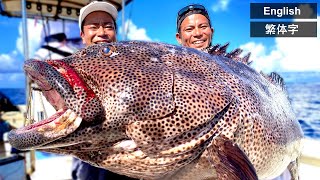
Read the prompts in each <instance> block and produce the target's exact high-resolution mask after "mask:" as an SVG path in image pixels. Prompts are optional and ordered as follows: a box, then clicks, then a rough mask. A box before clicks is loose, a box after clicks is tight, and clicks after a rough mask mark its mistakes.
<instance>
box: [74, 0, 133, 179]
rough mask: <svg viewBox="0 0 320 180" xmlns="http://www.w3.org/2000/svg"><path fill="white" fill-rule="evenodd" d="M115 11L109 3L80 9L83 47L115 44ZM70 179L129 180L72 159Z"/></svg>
mask: <svg viewBox="0 0 320 180" xmlns="http://www.w3.org/2000/svg"><path fill="white" fill-rule="evenodd" d="M117 15H118V11H117V9H116V8H115V7H114V6H113V5H112V4H110V3H107V2H101V1H100V2H99V1H93V2H91V3H90V4H88V5H86V6H84V7H83V8H81V9H80V15H79V29H80V36H81V38H82V43H83V44H84V45H85V46H89V45H93V44H98V43H110V42H115V41H116V40H117V39H116V21H115V20H116V18H117ZM72 179H76V180H96V179H97V180H104V179H123V180H126V179H128V180H129V179H131V178H129V177H127V176H122V175H118V174H115V173H112V172H110V171H107V170H105V169H101V168H98V167H94V166H91V165H90V164H88V163H86V162H83V161H81V160H78V159H74V161H73V167H72Z"/></svg>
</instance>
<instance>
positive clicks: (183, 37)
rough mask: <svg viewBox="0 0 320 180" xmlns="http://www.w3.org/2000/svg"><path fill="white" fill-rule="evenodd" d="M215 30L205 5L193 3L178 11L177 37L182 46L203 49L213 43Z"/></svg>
mask: <svg viewBox="0 0 320 180" xmlns="http://www.w3.org/2000/svg"><path fill="white" fill-rule="evenodd" d="M213 32H214V29H213V28H212V27H211V22H210V18H209V14H208V12H207V10H206V9H205V7H204V6H202V5H200V4H191V5H188V6H186V7H184V8H182V9H181V10H180V11H179V12H178V17H177V33H176V39H177V41H178V43H179V44H181V45H182V46H187V47H191V48H195V49H198V50H203V49H205V48H207V47H209V46H210V45H211V41H212V36H213Z"/></svg>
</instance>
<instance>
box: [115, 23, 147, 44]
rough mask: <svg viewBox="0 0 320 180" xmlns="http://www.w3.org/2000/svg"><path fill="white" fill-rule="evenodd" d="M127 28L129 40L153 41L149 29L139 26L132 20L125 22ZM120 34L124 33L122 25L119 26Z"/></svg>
mask: <svg viewBox="0 0 320 180" xmlns="http://www.w3.org/2000/svg"><path fill="white" fill-rule="evenodd" d="M125 29H126V31H127V39H128V40H144V41H152V39H151V38H150V37H149V36H148V35H147V31H146V29H144V28H138V27H137V26H136V25H135V24H134V23H133V22H132V21H131V20H127V21H126V22H125ZM119 32H120V35H121V34H122V33H123V29H122V27H120V28H119Z"/></svg>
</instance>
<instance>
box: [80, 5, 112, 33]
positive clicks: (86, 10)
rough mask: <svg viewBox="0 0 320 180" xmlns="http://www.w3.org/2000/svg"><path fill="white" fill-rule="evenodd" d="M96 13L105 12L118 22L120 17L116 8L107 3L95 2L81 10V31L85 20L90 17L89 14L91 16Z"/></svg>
mask: <svg viewBox="0 0 320 180" xmlns="http://www.w3.org/2000/svg"><path fill="white" fill-rule="evenodd" d="M94 11H104V12H106V13H108V14H110V15H111V16H112V18H113V20H116V19H117V16H118V11H117V8H116V7H114V5H112V4H110V3H107V2H101V1H93V2H91V3H89V4H88V5H86V6H84V7H83V8H81V9H80V15H79V29H80V30H81V25H82V22H83V20H84V19H85V18H86V17H87V16H88V14H90V13H92V12H94Z"/></svg>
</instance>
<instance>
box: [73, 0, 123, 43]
mask: <svg viewBox="0 0 320 180" xmlns="http://www.w3.org/2000/svg"><path fill="white" fill-rule="evenodd" d="M117 15H118V11H117V9H116V8H115V7H114V6H113V5H112V4H110V3H107V2H98V1H93V2H91V3H90V4H88V5H86V6H85V7H83V8H81V10H80V15H79V28H80V36H81V38H82V42H83V44H84V45H86V46H89V45H92V44H98V43H105V42H108V43H109V42H115V41H116V22H115V20H116V18H117Z"/></svg>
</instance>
